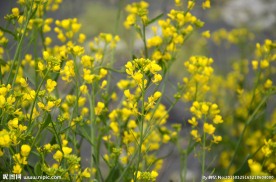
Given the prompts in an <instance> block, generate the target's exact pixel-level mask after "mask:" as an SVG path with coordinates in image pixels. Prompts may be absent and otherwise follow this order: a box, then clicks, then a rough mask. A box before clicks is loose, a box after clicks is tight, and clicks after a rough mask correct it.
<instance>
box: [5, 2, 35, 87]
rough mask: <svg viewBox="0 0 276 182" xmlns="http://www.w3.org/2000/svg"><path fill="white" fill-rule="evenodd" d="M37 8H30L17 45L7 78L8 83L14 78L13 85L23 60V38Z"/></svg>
mask: <svg viewBox="0 0 276 182" xmlns="http://www.w3.org/2000/svg"><path fill="white" fill-rule="evenodd" d="M33 3H34V0H33V1H32V3H31V6H30V7H32V6H33ZM36 10H37V8H36V9H35V10H34V11H32V9H30V11H28V12H27V20H26V22H25V24H24V27H23V33H22V35H21V37H20V39H19V42H18V45H17V47H16V51H15V54H14V58H13V62H12V65H11V68H10V73H9V76H8V79H7V84H8V83H10V81H11V80H12V84H11V86H12V87H13V85H14V82H15V79H16V75H17V73H18V70H19V67H20V66H21V62H22V61H21V60H19V57H20V54H21V49H22V43H23V39H24V37H25V34H26V30H27V27H28V24H29V21H30V19H31V17H32V16H33V14H34V13H35V11H36ZM15 62H18V63H17V65H16V71H15V74H13V73H12V72H13V68H14V66H15Z"/></svg>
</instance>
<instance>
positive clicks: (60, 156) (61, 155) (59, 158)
mask: <svg viewBox="0 0 276 182" xmlns="http://www.w3.org/2000/svg"><path fill="white" fill-rule="evenodd" d="M62 157H63V154H62V152H61V151H60V150H58V151H56V153H55V154H54V155H53V158H54V159H55V160H56V161H58V162H60V161H61V159H62Z"/></svg>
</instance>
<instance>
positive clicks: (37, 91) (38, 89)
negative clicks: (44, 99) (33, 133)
mask: <svg viewBox="0 0 276 182" xmlns="http://www.w3.org/2000/svg"><path fill="white" fill-rule="evenodd" d="M49 72H50V69H47V71H46V73H45V76H44V77H43V79H42V81H41V82H40V84H39V86H38V88H37V90H36V92H35V98H34V101H33V105H32V108H31V114H30V118H29V126H30V125H31V122H32V116H33V113H34V108H35V104H36V101H37V97H38V93H39V91H40V89H41V87H42V84H43V83H44V82H45V80H46V77H47V75H48V73H49Z"/></svg>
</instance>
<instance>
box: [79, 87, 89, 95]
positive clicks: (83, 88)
mask: <svg viewBox="0 0 276 182" xmlns="http://www.w3.org/2000/svg"><path fill="white" fill-rule="evenodd" d="M80 91H81V93H82V94H87V93H88V88H87V86H86V85H81V86H80Z"/></svg>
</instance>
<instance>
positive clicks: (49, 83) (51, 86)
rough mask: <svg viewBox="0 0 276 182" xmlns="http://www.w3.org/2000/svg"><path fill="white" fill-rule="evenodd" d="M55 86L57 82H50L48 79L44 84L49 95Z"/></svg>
mask: <svg viewBox="0 0 276 182" xmlns="http://www.w3.org/2000/svg"><path fill="white" fill-rule="evenodd" d="M56 86H57V82H56V81H54V80H52V79H48V80H47V83H46V89H47V91H48V92H49V93H51V92H52V91H53V90H54V89H55V87H56Z"/></svg>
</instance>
